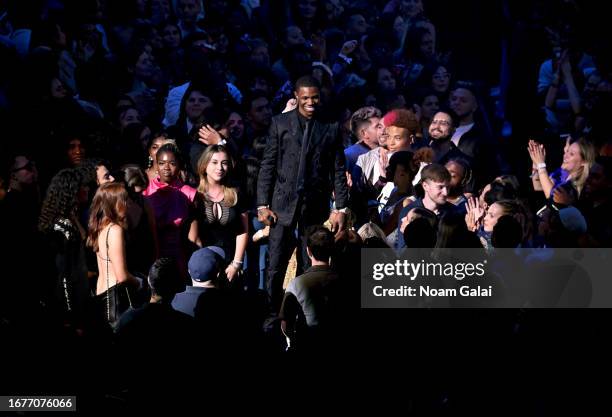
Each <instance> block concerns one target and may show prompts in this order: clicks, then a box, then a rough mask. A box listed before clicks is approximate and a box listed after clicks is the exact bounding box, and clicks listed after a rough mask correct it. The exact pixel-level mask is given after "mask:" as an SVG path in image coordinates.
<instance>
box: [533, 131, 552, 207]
mask: <svg viewBox="0 0 612 417" xmlns="http://www.w3.org/2000/svg"><path fill="white" fill-rule="evenodd" d="M528 150H529V156H530V157H531V161H532V163H533V170H532V171H533V174H532V176H531V179H532V183H533V189H534V190H536V191H543V192H544V196H545V197H546V198H549V197H550V192H551V191H552V189H553V187H554V186H555V184H554V183H553V181H552V180H551V179H550V176H549V175H548V170H547V169H546V150H545V149H544V145H542V144H540V143H536V142H534V141H533V140H530V141H529V145H528Z"/></svg>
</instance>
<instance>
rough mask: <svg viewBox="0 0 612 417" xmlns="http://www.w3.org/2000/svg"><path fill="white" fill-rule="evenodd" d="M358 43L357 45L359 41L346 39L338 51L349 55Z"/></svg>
mask: <svg viewBox="0 0 612 417" xmlns="http://www.w3.org/2000/svg"><path fill="white" fill-rule="evenodd" d="M358 45H359V42H358V41H356V40H352V41H346V42H344V45H342V49H341V50H340V53H341V54H342V55H344V56H349V55H350V54H352V53H353V52H354V51H355V49H357V46H358Z"/></svg>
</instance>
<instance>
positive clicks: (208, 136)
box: [198, 125, 223, 145]
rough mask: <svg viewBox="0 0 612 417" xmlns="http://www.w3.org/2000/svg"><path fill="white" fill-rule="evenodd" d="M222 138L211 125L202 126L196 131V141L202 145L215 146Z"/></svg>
mask: <svg viewBox="0 0 612 417" xmlns="http://www.w3.org/2000/svg"><path fill="white" fill-rule="evenodd" d="M222 139H223V137H222V136H221V133H219V132H218V131H216V130H215V129H214V128H213V127H212V126H211V125H204V126H202V127H201V128H200V130H199V131H198V140H199V141H200V142H202V143H203V144H204V145H217V144H218V143H219V142H221V140H222Z"/></svg>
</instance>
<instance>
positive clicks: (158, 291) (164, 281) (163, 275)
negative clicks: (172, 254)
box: [148, 258, 185, 301]
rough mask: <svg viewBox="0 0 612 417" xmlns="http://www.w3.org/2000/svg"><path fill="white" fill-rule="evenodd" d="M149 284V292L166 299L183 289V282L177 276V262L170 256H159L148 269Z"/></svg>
mask: <svg viewBox="0 0 612 417" xmlns="http://www.w3.org/2000/svg"><path fill="white" fill-rule="evenodd" d="M148 281H149V286H150V287H151V293H152V294H154V295H159V296H160V297H162V299H166V301H172V297H173V296H174V295H175V294H176V293H179V292H181V291H183V290H184V289H185V284H184V283H183V282H181V279H180V278H179V269H178V264H177V263H176V261H175V260H174V259H172V258H159V259H157V260H156V261H155V262H153V265H151V268H150V269H149V277H148Z"/></svg>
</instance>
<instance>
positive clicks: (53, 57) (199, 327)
mask: <svg viewBox="0 0 612 417" xmlns="http://www.w3.org/2000/svg"><path fill="white" fill-rule="evenodd" d="M592 6H593V5H591V4H588V2H583V1H578V0H575V1H574V0H571V1H562V0H540V1H503V0H500V1H460V2H455V1H450V0H369V1H363V0H277V1H276V0H275V1H273V0H207V1H202V0H174V1H172V0H79V1H77V0H39V1H34V2H23V1H0V56H1V57H2V63H3V65H2V68H1V70H0V71H1V72H0V122H1V123H2V128H3V131H4V133H3V139H2V143H1V144H0V147H1V155H2V171H1V172H0V224H1V227H2V230H1V239H2V241H3V243H4V245H2V246H3V247H4V248H7V249H6V251H5V252H4V253H3V255H4V256H5V259H6V260H5V262H3V264H2V265H3V268H4V269H5V271H9V270H10V271H18V273H17V274H12V275H7V274H5V273H3V274H2V275H3V276H2V283H1V286H2V290H1V292H0V300H1V307H0V315H1V318H2V321H3V322H2V326H3V328H4V330H6V332H7V334H13V333H12V332H15V334H19V333H18V331H17V330H16V328H17V327H20V326H21V325H26V326H28V328H29V329H32V330H31V331H32V332H33V333H36V332H40V334H44V335H46V336H45V337H48V338H50V339H53V338H54V337H55V335H61V337H63V338H68V340H70V342H69V343H76V344H77V345H78V344H79V343H92V344H96V345H97V346H109V349H118V350H120V349H122V348H123V347H125V346H129V349H134V350H136V351H138V352H141V353H142V354H143V355H145V356H147V357H149V356H150V355H153V354H152V353H151V351H150V346H151V345H152V344H155V343H156V340H158V339H160V338H161V339H164V340H173V341H174V342H173V343H171V344H170V345H171V346H172V349H169V350H168V351H167V352H166V354H167V355H180V354H181V349H182V348H183V347H184V346H189V345H190V344H193V343H200V344H202V345H204V346H205V347H204V348H202V349H201V351H200V352H204V353H202V354H206V355H213V356H214V355H216V354H217V353H218V352H219V351H223V352H229V351H232V352H234V351H235V352H239V353H238V354H239V355H241V356H245V357H246V356H249V357H256V356H257V355H263V354H269V353H271V352H272V353H281V352H284V351H294V350H295V351H297V352H300V351H302V352H304V351H309V350H312V349H314V350H316V349H322V347H321V346H325V348H326V349H327V348H329V347H330V346H332V345H334V344H335V343H336V342H330V340H332V341H337V340H338V339H339V338H340V337H341V335H343V333H342V332H339V331H337V329H338V328H344V327H346V326H343V325H342V323H346V321H348V320H350V319H349V318H348V314H349V311H351V310H356V309H357V308H358V306H359V304H358V303H359V302H358V300H359V296H358V287H359V284H358V282H359V276H360V271H359V269H358V268H359V265H358V263H357V265H356V262H355V261H354V259H356V258H355V257H357V258H358V257H359V250H360V249H361V248H364V247H365V248H392V249H394V250H395V251H397V253H401V251H403V250H410V248H458V247H469V248H475V249H480V250H482V251H483V253H489V254H490V253H492V252H493V251H494V250H495V248H516V247H524V248H557V247H585V248H587V247H609V246H610V244H612V220H611V217H610V215H609V211H610V208H612V137H611V136H610V133H609V131H608V130H606V129H608V127H607V125H608V123H609V121H608V120H607V112H608V111H609V110H610V109H612V106H610V103H611V99H612V54H610V49H609V48H610V44H609V41H610V37H609V36H607V35H606V33H607V32H606V30H607V28H606V25H605V21H604V20H603V17H602V16H601V15H598V13H597V10H596V9H594V8H593V7H592ZM298 80H300V81H299V82H298ZM303 89H306V90H308V91H311V89H315V90H316V96H317V99H316V100H317V102H316V103H315V104H316V115H317V116H316V117H317V120H319V121H320V123H327V124H330V125H333V126H336V128H337V130H336V131H335V132H337V138H338V141H339V143H341V144H342V150H343V153H344V160H343V168H342V173H343V174H344V175H343V178H342V181H340V179H339V178H335V179H334V178H330V182H333V181H336V188H335V189H334V193H333V194H332V193H330V194H329V195H328V196H326V198H327V200H326V201H324V202H323V203H321V207H318V208H317V209H319V210H322V211H324V212H325V213H327V212H329V221H328V222H325V223H323V222H321V224H320V225H318V226H317V225H313V226H312V227H310V228H309V229H308V230H300V231H298V230H297V229H296V231H295V233H297V234H298V235H299V236H302V235H304V239H305V240H304V244H305V246H307V247H308V251H304V253H303V254H302V253H300V249H299V245H298V248H297V249H296V250H295V251H293V252H291V251H289V252H288V253H287V257H288V259H287V260H285V262H284V265H283V266H282V268H281V269H280V271H281V272H280V273H279V272H278V271H277V270H276V269H275V270H274V271H275V273H277V275H278V274H280V275H282V277H281V278H283V279H281V281H282V285H283V289H285V295H284V297H281V298H279V299H277V300H276V301H274V300H273V301H272V303H270V299H271V297H272V298H274V294H276V292H277V290H278V289H279V288H280V287H278V286H279V285H280V283H278V282H277V281H278V280H277V279H276V278H275V280H276V281H275V282H274V284H271V283H270V277H269V273H270V271H269V269H270V259H271V256H273V255H274V253H271V249H272V252H274V251H275V250H277V249H276V248H277V246H275V245H272V241H273V239H272V236H271V233H272V235H273V234H274V230H275V228H276V227H278V226H277V225H275V224H274V223H273V222H272V221H270V218H269V216H268V212H267V211H266V212H265V213H266V215H265V216H261V215H259V214H261V210H262V208H263V209H264V210H268V207H267V206H265V207H262V205H261V202H262V201H264V202H266V204H270V203H271V204H273V202H272V201H267V199H268V198H269V197H270V196H267V195H266V196H262V194H261V193H262V189H264V188H265V187H264V188H262V186H261V183H262V180H261V179H260V180H259V186H258V175H259V172H260V167H264V166H267V165H266V164H267V163H269V161H270V159H269V158H270V154H269V153H270V152H272V151H273V150H274V152H276V150H275V149H276V148H272V145H270V142H271V140H270V138H271V137H273V136H274V135H276V134H277V133H278V132H277V131H276V130H275V129H271V125H272V126H276V124H275V123H274V122H273V120H281V119H279V117H280V116H277V115H281V114H285V113H291V112H293V113H296V114H301V115H302V116H299V117H303V116H304V115H306V113H304V108H305V107H304V106H305V105H304V104H303V103H301V102H300V94H301V92H302V91H306V90H303ZM309 89H310V90H309ZM293 113H292V114H293ZM299 120H300V123H303V122H302V119H301V118H300V119H299ZM266 152H268V154H266ZM279 152H280V151H279ZM279 155H280V153H279ZM266 158H267V159H266ZM266 161H267V162H266ZM275 161H276V160H275ZM275 163H276V162H275ZM278 163H279V166H280V165H281V163H282V162H278ZM262 169H263V168H262ZM270 169H271V168H270ZM336 169H338V166H336ZM298 171H299V169H298V167H297V166H296V167H295V171H294V172H281V173H280V175H278V173H277V175H276V179H275V181H276V182H277V183H278V182H284V181H285V176H286V177H291V176H294V177H295V176H298V175H299V176H305V180H304V181H305V182H308V175H309V173H308V172H306V173H304V172H301V171H300V172H298ZM270 172H271V171H270ZM267 173H268V171H266V175H267ZM266 178H267V177H266ZM298 187H301V185H298ZM306 187H307V186H306ZM343 187H346V191H347V193H348V194H347V196H348V200H347V203H346V204H344V201H343V204H342V206H343V207H339V205H340V204H339V199H340V198H341V197H340V196H339V195H338V193H339V190H341V189H344V188H343ZM265 189H266V190H267V188H265ZM275 190H276V189H275ZM275 192H276V191H275ZM274 198H276V197H274ZM262 199H263V200H262ZM342 199H343V197H342ZM272 207H273V205H272ZM338 216H342V219H343V221H342V222H340V223H338ZM300 224H301V221H300ZM339 224H340V225H341V226H343V227H340V228H338V227H337V226H338V225H339ZM284 226H287V225H284ZM290 226H291V227H293V228H295V227H296V226H295V223H292V224H291V225H290ZM300 227H301V225H300ZM290 232H291V234H293V230H291V231H290ZM296 236H297V235H296ZM268 243H270V245H269V244H268ZM293 243H294V244H295V242H293ZM406 248H407V249H406ZM290 255H291V256H290ZM306 258H308V259H306ZM275 262H277V260H275ZM275 265H276V264H275ZM308 266H310V268H308ZM275 268H276V267H275ZM285 269H286V270H287V271H286V273H283V272H282V271H285ZM304 274H306V275H307V276H308V278H304V276H305V275H304ZM308 274H310V275H308ZM296 277H298V278H296ZM299 278H301V279H299ZM119 284H121V285H119ZM271 286H277V287H278V288H272V287H271ZM111 289H112V290H111ZM275 291H276V292H275ZM318 303H319V304H318ZM321 303H322V304H321ZM128 306H129V307H131V308H129V309H128V310H127V312H125V311H126V308H127V307H128ZM124 312H125V314H124ZM330 329H334V330H333V331H332V330H330ZM73 338H75V339H76V340H79V341H77V342H74V340H73ZM83 340H85V342H83ZM194 340H198V342H194ZM211 340H214V341H215V342H214V343H207V342H202V341H211ZM79 346H80V345H79ZM244 346H249V350H250V352H249V353H248V354H247V353H245V352H244ZM153 356H154V355H153ZM97 359H98V360H101V358H97ZM126 363H130V362H129V361H126Z"/></svg>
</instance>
